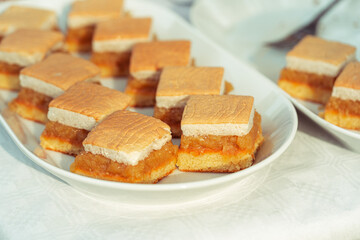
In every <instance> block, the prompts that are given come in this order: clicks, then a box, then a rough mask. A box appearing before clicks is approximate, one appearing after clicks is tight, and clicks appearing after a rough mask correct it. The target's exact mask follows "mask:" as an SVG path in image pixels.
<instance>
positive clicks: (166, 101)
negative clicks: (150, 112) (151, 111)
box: [156, 95, 190, 108]
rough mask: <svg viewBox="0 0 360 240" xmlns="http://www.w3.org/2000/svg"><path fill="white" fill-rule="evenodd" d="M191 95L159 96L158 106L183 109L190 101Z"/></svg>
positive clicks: (157, 99) (157, 98)
mask: <svg viewBox="0 0 360 240" xmlns="http://www.w3.org/2000/svg"><path fill="white" fill-rule="evenodd" d="M189 97H190V96H189V95H183V96H157V97H156V106H157V107H159V108H182V107H185V105H186V103H187V101H188V100H189Z"/></svg>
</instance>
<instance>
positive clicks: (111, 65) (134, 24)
mask: <svg viewBox="0 0 360 240" xmlns="http://www.w3.org/2000/svg"><path fill="white" fill-rule="evenodd" d="M150 32H151V18H118V19H113V20H108V21H105V22H101V23H98V24H97V25H96V29H95V33H94V37H93V43H92V45H93V47H92V56H91V61H92V62H93V63H95V64H96V65H97V66H99V68H100V69H101V75H102V76H103V77H114V76H126V75H128V74H129V64H130V56H131V50H132V48H133V46H134V45H135V44H136V43H140V42H148V41H149V40H150V38H151V34H150Z"/></svg>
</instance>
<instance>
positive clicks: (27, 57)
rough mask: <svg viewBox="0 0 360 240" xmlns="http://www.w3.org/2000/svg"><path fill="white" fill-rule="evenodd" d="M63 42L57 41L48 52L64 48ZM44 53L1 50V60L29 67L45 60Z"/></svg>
mask: <svg viewBox="0 0 360 240" xmlns="http://www.w3.org/2000/svg"><path fill="white" fill-rule="evenodd" d="M62 46H63V42H58V43H56V44H55V45H54V46H53V47H52V48H51V49H50V50H49V51H48V52H47V53H46V54H45V56H46V55H48V54H49V53H50V52H52V51H55V50H58V49H60V48H62ZM43 58H44V54H43V53H41V52H37V53H33V54H26V53H25V54H22V53H18V52H0V61H1V62H6V63H9V64H16V65H19V66H21V67H27V66H30V65H33V64H35V63H38V62H40V61H41V60H43Z"/></svg>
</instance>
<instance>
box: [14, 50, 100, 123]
mask: <svg viewBox="0 0 360 240" xmlns="http://www.w3.org/2000/svg"><path fill="white" fill-rule="evenodd" d="M99 79H100V69H99V68H98V67H97V66H96V65H95V64H93V63H92V62H89V61H87V60H84V59H81V58H78V57H73V56H71V55H69V54H65V53H54V54H52V55H51V56H49V57H48V58H46V59H45V60H44V61H42V62H40V63H37V64H34V65H32V66H30V67H27V68H24V69H23V70H22V71H21V73H20V85H21V90H20V92H19V95H18V96H17V98H15V99H14V100H13V101H12V102H10V103H9V107H10V109H11V110H13V111H15V112H16V113H18V114H19V115H20V116H22V117H24V118H27V119H29V120H33V121H37V122H40V123H45V122H46V121H47V117H46V115H47V112H48V107H49V103H50V101H51V100H52V99H54V98H56V97H58V96H60V95H61V94H63V93H64V92H65V91H66V90H67V89H68V88H69V87H71V86H72V85H74V84H75V83H77V82H81V81H89V82H98V81H99Z"/></svg>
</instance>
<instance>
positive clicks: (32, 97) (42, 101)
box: [9, 87, 53, 123]
mask: <svg viewBox="0 0 360 240" xmlns="http://www.w3.org/2000/svg"><path fill="white" fill-rule="evenodd" d="M52 99H53V98H52V97H49V96H46V95H44V94H42V93H39V92H36V91H34V90H32V89H29V88H24V87H23V88H21V90H20V92H19V95H18V96H17V98H15V99H14V100H13V101H12V102H10V103H9V107H10V109H11V110H12V111H14V112H16V113H18V114H19V115H20V116H22V117H24V118H27V119H29V120H33V121H38V122H42V123H45V122H46V121H47V116H46V115H47V112H48V109H49V103H50V102H51V100H52Z"/></svg>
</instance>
